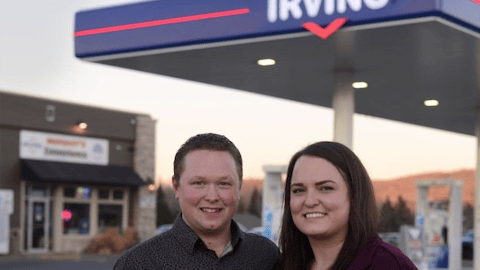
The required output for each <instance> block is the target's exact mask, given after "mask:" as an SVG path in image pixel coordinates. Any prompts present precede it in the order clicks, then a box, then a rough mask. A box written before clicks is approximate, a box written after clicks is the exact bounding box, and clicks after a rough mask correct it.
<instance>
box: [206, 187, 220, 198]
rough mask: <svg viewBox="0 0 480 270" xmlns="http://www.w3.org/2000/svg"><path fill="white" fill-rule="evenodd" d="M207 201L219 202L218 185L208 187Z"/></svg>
mask: <svg viewBox="0 0 480 270" xmlns="http://www.w3.org/2000/svg"><path fill="white" fill-rule="evenodd" d="M205 199H206V200H207V201H217V200H218V199H219V196H218V189H217V186H216V185H208V187H207V191H206V194H205Z"/></svg>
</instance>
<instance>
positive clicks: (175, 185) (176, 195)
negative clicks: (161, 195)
mask: <svg viewBox="0 0 480 270" xmlns="http://www.w3.org/2000/svg"><path fill="white" fill-rule="evenodd" d="M172 187H173V192H174V193H175V199H176V200H178V187H179V184H178V183H177V181H175V175H174V176H172Z"/></svg>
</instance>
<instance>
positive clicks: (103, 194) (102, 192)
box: [98, 188, 110, 200]
mask: <svg viewBox="0 0 480 270" xmlns="http://www.w3.org/2000/svg"><path fill="white" fill-rule="evenodd" d="M109 195H110V190H108V189H104V188H101V189H99V190H98V197H99V198H100V199H107V200H108V197H109Z"/></svg>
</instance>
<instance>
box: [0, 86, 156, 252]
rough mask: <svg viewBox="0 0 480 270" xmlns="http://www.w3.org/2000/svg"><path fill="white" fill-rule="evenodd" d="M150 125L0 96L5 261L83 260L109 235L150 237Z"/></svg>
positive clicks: (145, 118) (126, 116)
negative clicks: (50, 255)
mask: <svg viewBox="0 0 480 270" xmlns="http://www.w3.org/2000/svg"><path fill="white" fill-rule="evenodd" d="M154 135H155V120H153V119H152V118H151V117H150V116H149V115H144V114H135V113H128V112H122V111H114V110H107V109H100V108H96V107H90V106H84V105H76V104H71V103H65V102H59V101H54V100H47V99H40V98H33V97H28V96H23V95H16V94H10V93H8V92H1V91H0V164H1V170H0V190H11V191H13V194H14V196H13V214H12V215H10V216H9V219H10V225H9V226H10V227H9V228H7V232H8V231H9V236H8V247H9V248H8V249H9V250H8V252H7V253H47V252H54V253H60V252H61V253H65V252H81V251H82V250H83V249H84V248H85V247H86V245H87V244H88V243H89V242H90V241H91V240H92V239H93V237H94V236H95V235H97V234H98V233H101V232H103V231H105V230H106V229H107V228H109V227H116V228H118V229H119V231H120V232H122V231H124V230H125V229H126V228H128V227H134V228H135V230H136V232H137V233H138V235H139V238H140V240H145V239H148V238H150V237H151V236H153V235H154V234H155V213H156V211H155V205H156V202H155V200H156V197H155V192H154V190H155V186H154V176H155V167H154V165H155V136H154Z"/></svg>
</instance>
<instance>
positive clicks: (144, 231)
mask: <svg viewBox="0 0 480 270" xmlns="http://www.w3.org/2000/svg"><path fill="white" fill-rule="evenodd" d="M136 120H137V123H136V134H135V138H136V139H135V152H134V156H133V167H134V170H135V172H136V173H137V174H138V175H139V176H140V178H142V180H143V181H145V182H147V180H149V179H151V180H153V181H155V123H156V121H155V120H153V119H152V118H151V117H150V116H148V115H138V116H137V119H136ZM137 195H138V203H136V204H135V205H133V207H134V209H135V213H136V214H135V217H134V223H135V229H136V231H137V233H138V236H139V238H140V241H142V242H143V241H145V240H147V239H149V238H151V237H153V236H155V231H156V221H157V211H156V205H157V203H156V194H155V192H154V191H149V190H148V185H145V186H141V187H139V188H138V194H137Z"/></svg>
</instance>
